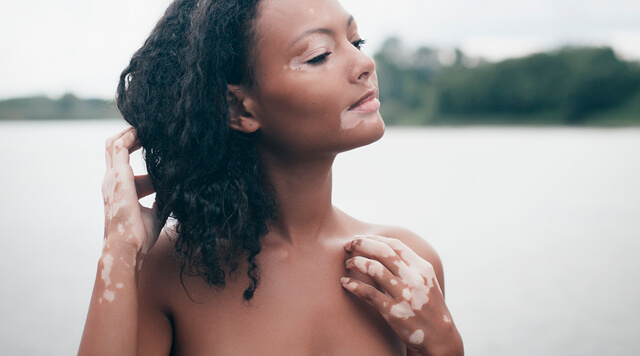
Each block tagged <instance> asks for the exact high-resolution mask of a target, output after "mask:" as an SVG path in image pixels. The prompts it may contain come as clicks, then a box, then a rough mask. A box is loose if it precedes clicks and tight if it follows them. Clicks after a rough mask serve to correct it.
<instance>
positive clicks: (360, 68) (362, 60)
mask: <svg viewBox="0 0 640 356" xmlns="http://www.w3.org/2000/svg"><path fill="white" fill-rule="evenodd" d="M352 48H353V52H352V53H354V54H353V55H354V59H353V61H354V62H353V69H352V72H351V75H350V81H351V82H352V83H354V84H356V83H360V82H366V81H367V80H369V77H371V75H372V74H373V73H374V72H375V71H376V63H375V62H374V61H373V58H371V57H369V56H368V55H366V54H365V53H364V52H362V51H361V50H359V49H357V48H355V47H352Z"/></svg>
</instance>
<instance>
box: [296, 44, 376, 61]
mask: <svg viewBox="0 0 640 356" xmlns="http://www.w3.org/2000/svg"><path fill="white" fill-rule="evenodd" d="M366 42H367V41H366V40H363V39H359V40H356V41H353V42H351V44H352V45H353V47H355V48H357V49H359V50H362V46H363V45H364V44H365V43H366ZM332 53H333V52H325V53H323V54H321V55H319V56H317V57H314V58H312V59H310V60H309V61H307V64H311V65H319V64H322V63H324V62H325V61H326V60H327V57H329V55H331V54H332Z"/></svg>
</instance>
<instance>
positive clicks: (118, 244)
mask: <svg viewBox="0 0 640 356" xmlns="http://www.w3.org/2000/svg"><path fill="white" fill-rule="evenodd" d="M106 256H111V257H110V258H113V259H115V260H119V261H122V262H124V264H125V266H126V267H136V266H140V265H141V262H142V258H143V257H144V255H143V254H142V253H141V247H140V246H138V244H136V243H134V242H133V241H128V240H122V239H119V238H111V237H109V236H107V237H106V238H105V240H104V247H103V248H102V257H101V258H100V259H101V260H104V259H105V257H106ZM136 270H137V269H136Z"/></svg>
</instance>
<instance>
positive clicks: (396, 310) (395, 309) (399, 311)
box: [389, 301, 416, 319]
mask: <svg viewBox="0 0 640 356" xmlns="http://www.w3.org/2000/svg"><path fill="white" fill-rule="evenodd" d="M389 313H390V314H391V315H392V316H395V317H396V318H400V319H408V318H410V317H412V316H415V315H416V314H415V313H414V312H413V310H412V309H411V305H409V303H408V302H406V301H404V302H400V303H398V304H395V305H394V306H392V307H391V310H390V311H389Z"/></svg>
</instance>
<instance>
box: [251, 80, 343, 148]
mask: <svg viewBox="0 0 640 356" xmlns="http://www.w3.org/2000/svg"><path fill="white" fill-rule="evenodd" d="M265 92H266V90H265ZM337 99H339V96H337V95H336V91H335V90H331V89H330V88H328V87H325V86H323V85H322V84H321V83H320V84H316V83H314V82H312V81H308V82H305V83H300V84H298V85H292V84H291V83H288V84H283V85H282V86H280V87H278V88H276V89H275V90H269V91H268V94H266V93H265V94H263V95H262V96H261V100H262V101H263V105H262V110H261V111H260V113H259V115H260V120H261V125H262V134H263V137H264V138H265V139H268V140H269V141H275V140H277V142H279V143H281V144H287V145H294V146H300V145H305V144H306V145H315V144H319V143H320V141H321V140H326V139H327V136H328V135H331V136H335V133H337V132H338V131H339V130H340V125H341V123H340V120H341V113H342V111H343V108H342V107H341V104H340V103H339V102H338V100H337ZM269 138H271V139H269Z"/></svg>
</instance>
